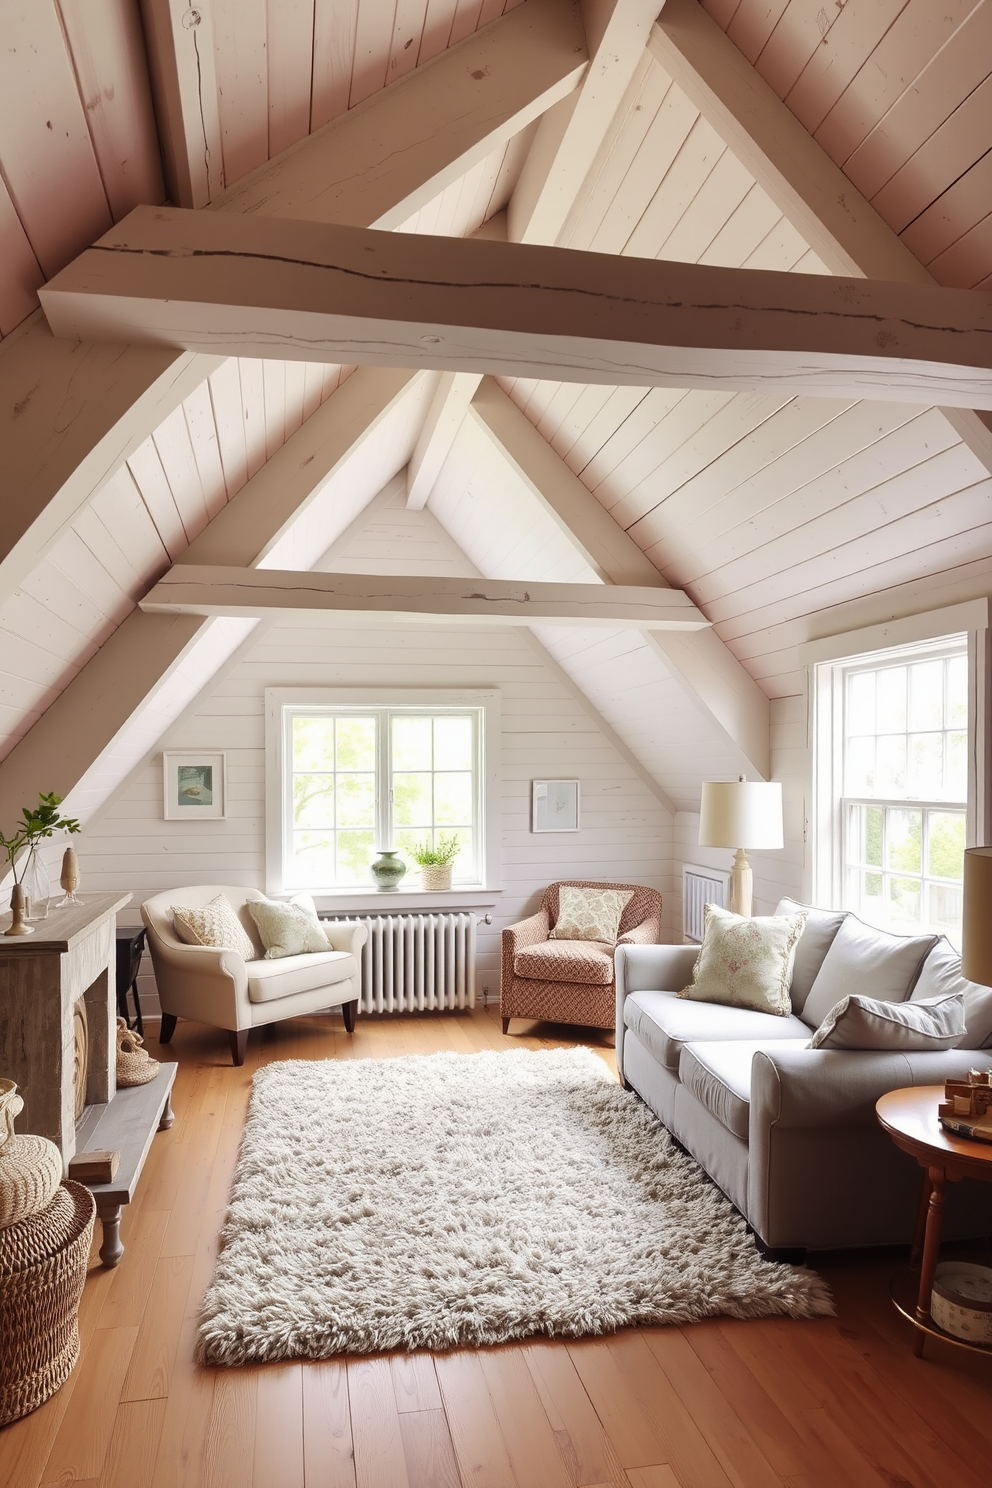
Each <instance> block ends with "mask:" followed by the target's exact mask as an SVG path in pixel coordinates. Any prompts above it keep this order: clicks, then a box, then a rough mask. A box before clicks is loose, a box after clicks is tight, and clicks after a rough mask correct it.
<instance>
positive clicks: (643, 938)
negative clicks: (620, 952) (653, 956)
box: [617, 915, 661, 946]
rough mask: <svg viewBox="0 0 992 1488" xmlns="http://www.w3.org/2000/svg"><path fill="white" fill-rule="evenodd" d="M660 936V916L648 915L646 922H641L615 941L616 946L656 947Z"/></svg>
mask: <svg viewBox="0 0 992 1488" xmlns="http://www.w3.org/2000/svg"><path fill="white" fill-rule="evenodd" d="M660 934H661V918H660V916H658V915H649V916H648V918H647V919H646V920H642V921H641V923H640V924H639V925H635V926H634V928H633V930H628V931H627V932H626V934H625V935H621V936H620V938H619V940H618V941H617V945H618V946H626V945H657V944H658V937H659V936H660Z"/></svg>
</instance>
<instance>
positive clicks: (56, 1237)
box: [0, 1182, 96, 1426]
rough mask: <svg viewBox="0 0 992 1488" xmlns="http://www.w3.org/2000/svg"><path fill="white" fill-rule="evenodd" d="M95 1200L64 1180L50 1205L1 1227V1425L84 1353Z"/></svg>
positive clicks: (54, 1385) (46, 1392)
mask: <svg viewBox="0 0 992 1488" xmlns="http://www.w3.org/2000/svg"><path fill="white" fill-rule="evenodd" d="M95 1215H96V1204H95V1202H94V1199H93V1195H92V1194H91V1193H90V1191H89V1189H88V1188H83V1186H82V1184H80V1183H71V1182H67V1183H64V1184H63V1185H62V1186H61V1188H60V1189H59V1190H58V1192H57V1194H56V1195H55V1197H54V1199H53V1200H52V1202H51V1203H50V1204H49V1205H48V1207H47V1208H45V1209H42V1210H41V1211H40V1212H39V1213H38V1214H34V1215H32V1216H31V1217H30V1218H29V1219H24V1220H21V1221H20V1223H18V1224H15V1225H11V1226H10V1228H9V1229H6V1230H0V1339H2V1340H3V1346H2V1348H0V1426H6V1425H7V1423H8V1422H9V1421H16V1420H18V1419H19V1418H20V1417H21V1416H26V1415H27V1413H28V1411H33V1410H34V1409H35V1408H36V1407H37V1406H39V1405H41V1404H42V1403H43V1402H44V1401H45V1400H47V1399H48V1397H49V1396H50V1395H54V1394H55V1391H56V1390H57V1389H58V1388H59V1386H60V1385H62V1384H63V1383H64V1382H65V1380H66V1378H67V1377H68V1374H69V1371H70V1370H71V1369H72V1366H73V1365H74V1364H75V1362H76V1359H77V1358H78V1357H79V1326H78V1317H79V1299H80V1297H81V1296H82V1292H83V1283H84V1282H85V1280H86V1265H87V1261H88V1259H89V1251H90V1242H91V1240H92V1238H93V1220H94V1217H95Z"/></svg>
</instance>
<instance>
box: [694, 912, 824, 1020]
mask: <svg viewBox="0 0 992 1488" xmlns="http://www.w3.org/2000/svg"><path fill="white" fill-rule="evenodd" d="M804 920H805V915H803V914H795V915H761V916H758V915H756V916H752V915H736V914H731V912H730V911H729V910H727V909H721V908H720V907H719V905H716V904H707V905H706V907H705V909H704V911H703V925H704V930H703V943H702V945H701V946H700V949H699V956H698V959H697V961H696V964H695V966H694V967H693V972H692V981H691V982H690V983H689V985H688V987H683V989H682V991H681V992H680V993H679V996H680V997H688V998H690V999H691V1000H692V1001H693V1002H719V1003H723V1004H724V1005H726V1006H727V1007H742V1008H753V1009H754V1010H755V1011H757V1012H762V1013H775V1014H777V1015H778V1016H780V1017H783V1018H787V1017H788V1016H789V1014H790V1013H791V1011H792V1003H791V1001H790V999H789V986H790V983H791V981H792V958H793V955H794V953H795V949H796V942H797V941H798V939H799V937H800V935H801V934H802V929H803V923H804Z"/></svg>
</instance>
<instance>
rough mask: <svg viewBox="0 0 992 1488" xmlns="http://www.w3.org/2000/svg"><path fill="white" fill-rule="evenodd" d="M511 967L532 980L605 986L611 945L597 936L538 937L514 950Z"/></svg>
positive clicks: (609, 978)
mask: <svg viewBox="0 0 992 1488" xmlns="http://www.w3.org/2000/svg"><path fill="white" fill-rule="evenodd" d="M513 970H514V971H515V972H516V974H517V976H521V977H528V978H530V980H532V981H535V982H584V983H585V984H586V985H587V986H593V987H608V986H610V984H611V983H612V981H613V947H612V946H611V945H607V944H606V943H605V942H603V941H598V940H542V941H541V942H540V943H539V944H538V945H532V946H525V947H524V949H523V950H522V951H518V952H517V954H516V955H515V956H514V958H513Z"/></svg>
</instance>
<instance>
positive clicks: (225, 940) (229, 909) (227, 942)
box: [172, 894, 258, 961]
mask: <svg viewBox="0 0 992 1488" xmlns="http://www.w3.org/2000/svg"><path fill="white" fill-rule="evenodd" d="M172 923H173V926H174V927H175V931H176V934H177V935H178V937H179V939H180V940H181V941H183V942H184V943H185V944H186V945H201V946H210V947H211V948H212V949H213V950H218V951H236V952H237V954H238V955H239V956H240V957H241V958H242V960H244V961H251V960H252V959H253V958H254V957H255V956H256V955H257V954H258V953H257V951H256V949H255V947H254V945H253V944H252V942H251V939H250V937H249V935H248V932H247V931H246V930H245V928H244V926H243V925H242V923H241V921H240V920H239V919H238V916H237V914H236V912H235V909H234V906H233V904H232V903H231V901H230V900H229V899H228V898H227V897H226V895H224V894H218V895H217V897H216V898H215V899H211V900H210V903H209V904H204V905H202V906H201V907H191V906H189V905H185V904H174V905H173V906H172Z"/></svg>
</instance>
